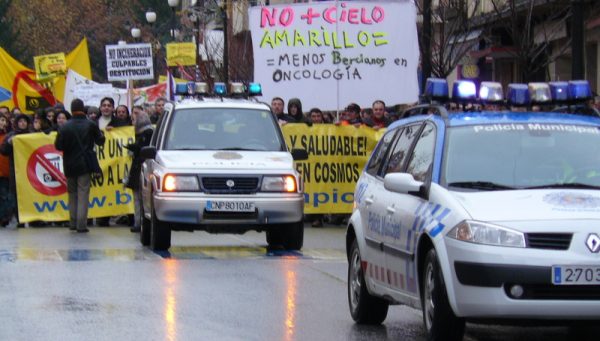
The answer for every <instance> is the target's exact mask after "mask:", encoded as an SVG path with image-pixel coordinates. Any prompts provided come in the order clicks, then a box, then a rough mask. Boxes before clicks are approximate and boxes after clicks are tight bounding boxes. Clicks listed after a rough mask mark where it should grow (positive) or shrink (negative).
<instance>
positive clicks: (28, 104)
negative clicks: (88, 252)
mask: <svg viewBox="0 0 600 341" xmlns="http://www.w3.org/2000/svg"><path fill="white" fill-rule="evenodd" d="M65 59H66V65H67V68H69V69H72V70H74V71H76V72H77V73H79V74H80V75H82V76H84V77H86V78H88V79H91V78H92V69H91V67H90V57H89V53H88V47H87V40H86V39H85V38H84V39H83V40H82V41H81V42H80V43H79V45H77V47H75V49H73V51H71V52H70V53H69V54H68V55H67V56H66V58H65ZM0 70H2V72H0V105H6V106H7V107H9V108H13V107H19V108H20V109H21V111H23V112H27V113H33V112H34V111H35V110H37V109H40V108H45V107H48V106H51V105H54V104H56V101H57V100H58V101H63V98H64V92H65V82H66V77H65V76H59V77H54V78H51V79H49V80H47V81H46V82H45V83H44V84H42V83H39V82H38V81H37V80H36V73H35V71H34V70H31V69H29V68H27V67H25V66H24V65H22V64H21V63H19V62H18V61H17V60H16V59H14V58H13V57H12V56H11V55H9V54H8V53H7V52H6V51H5V50H4V49H3V48H1V47H0Z"/></svg>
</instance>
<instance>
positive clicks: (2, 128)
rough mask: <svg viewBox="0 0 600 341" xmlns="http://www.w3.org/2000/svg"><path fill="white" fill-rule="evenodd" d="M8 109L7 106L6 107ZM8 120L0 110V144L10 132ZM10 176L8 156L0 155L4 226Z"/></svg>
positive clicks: (0, 212) (0, 217)
mask: <svg viewBox="0 0 600 341" xmlns="http://www.w3.org/2000/svg"><path fill="white" fill-rule="evenodd" d="M7 111H8V108H7ZM10 130H11V126H10V120H9V119H8V116H6V114H5V113H2V112H0V145H2V143H3V142H4V140H5V139H6V136H7V135H8V133H10ZM9 178H10V166H9V160H8V157H6V156H4V155H0V225H1V226H2V227H5V226H6V225H8V222H9V220H10V215H9V214H10V213H11V212H12V205H14V203H13V202H12V196H11V194H10V190H9V186H8V182H9Z"/></svg>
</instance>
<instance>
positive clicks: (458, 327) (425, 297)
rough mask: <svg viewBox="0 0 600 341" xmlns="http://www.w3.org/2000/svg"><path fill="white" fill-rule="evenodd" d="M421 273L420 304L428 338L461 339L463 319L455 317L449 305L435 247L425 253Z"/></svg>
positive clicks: (463, 326) (463, 325) (463, 329)
mask: <svg viewBox="0 0 600 341" xmlns="http://www.w3.org/2000/svg"><path fill="white" fill-rule="evenodd" d="M422 273H423V278H422V279H421V283H422V286H423V290H421V292H422V297H421V306H423V322H424V323H425V329H426V330H427V334H429V338H428V340H434V341H435V340H440V341H441V340H449V341H450V340H462V339H463V334H464V331H465V320H464V319H461V318H458V317H456V315H454V311H452V307H450V303H449V302H448V294H447V293H446V285H445V284H444V278H443V276H442V271H441V270H440V265H439V263H438V260H437V253H436V252H435V249H431V250H429V252H428V253H427V256H426V257H425V265H424V271H423V272H422Z"/></svg>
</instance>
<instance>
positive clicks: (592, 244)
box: [585, 233, 600, 253]
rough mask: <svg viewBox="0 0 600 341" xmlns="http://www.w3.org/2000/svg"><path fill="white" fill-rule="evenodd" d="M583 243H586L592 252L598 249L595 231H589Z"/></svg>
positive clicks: (598, 243)
mask: <svg viewBox="0 0 600 341" xmlns="http://www.w3.org/2000/svg"><path fill="white" fill-rule="evenodd" d="M585 245H587V247H588V249H590V251H592V252H593V253H597V252H598V251H600V237H598V235H597V234H595V233H590V235H589V236H588V237H587V240H586V241H585Z"/></svg>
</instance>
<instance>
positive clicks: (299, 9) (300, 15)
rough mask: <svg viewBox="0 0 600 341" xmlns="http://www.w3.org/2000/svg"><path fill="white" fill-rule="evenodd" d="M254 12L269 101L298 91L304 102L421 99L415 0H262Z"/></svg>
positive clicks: (334, 104)
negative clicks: (265, 0)
mask: <svg viewBox="0 0 600 341" xmlns="http://www.w3.org/2000/svg"><path fill="white" fill-rule="evenodd" d="M249 19H250V29H251V33H252V45H253V49H254V80H255V81H257V82H260V83H261V84H262V85H263V96H262V99H263V100H265V101H270V99H271V98H272V97H275V96H279V97H283V98H284V99H285V100H288V99H289V98H292V97H297V98H299V99H300V100H301V101H302V103H303V107H304V108H307V109H308V108H311V107H319V108H321V109H325V110H336V109H340V108H343V107H344V106H346V105H347V104H349V103H351V102H355V103H358V104H359V105H361V106H371V103H372V102H373V101H374V100H376V99H381V100H383V101H385V102H387V103H388V104H398V103H411V102H415V101H417V99H418V92H419V86H418V80H417V67H418V63H419V45H418V37H417V27H416V8H415V5H414V3H413V1H408V0H404V1H400V2H367V1H328V2H311V3H303V4H283V5H275V6H257V7H252V8H251V9H250V12H249Z"/></svg>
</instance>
